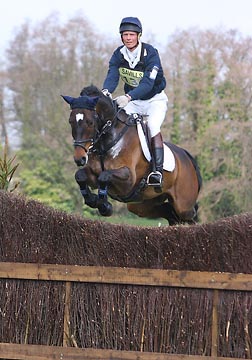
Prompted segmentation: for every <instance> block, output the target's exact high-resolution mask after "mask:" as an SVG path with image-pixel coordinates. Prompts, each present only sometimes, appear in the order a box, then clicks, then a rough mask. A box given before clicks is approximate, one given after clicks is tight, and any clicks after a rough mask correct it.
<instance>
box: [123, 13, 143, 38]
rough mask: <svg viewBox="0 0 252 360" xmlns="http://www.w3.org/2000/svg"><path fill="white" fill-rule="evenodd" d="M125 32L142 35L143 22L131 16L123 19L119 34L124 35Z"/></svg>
mask: <svg viewBox="0 0 252 360" xmlns="http://www.w3.org/2000/svg"><path fill="white" fill-rule="evenodd" d="M124 31H134V32H136V33H138V34H141V33H142V31H143V29H142V24H141V21H140V20H139V19H138V18H136V17H131V16H130V17H125V18H123V19H122V21H121V24H120V28H119V32H120V34H122V33H123V32H124Z"/></svg>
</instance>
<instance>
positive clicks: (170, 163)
mask: <svg viewBox="0 0 252 360" xmlns="http://www.w3.org/2000/svg"><path fill="white" fill-rule="evenodd" d="M137 130H138V136H139V139H140V143H141V147H142V150H143V154H144V156H145V158H146V160H148V161H151V154H150V150H149V147H148V144H147V142H146V138H145V135H144V132H143V129H142V125H141V123H140V122H137ZM163 166H164V170H166V171H173V170H174V169H175V157H174V154H173V152H172V151H171V149H170V148H169V147H168V146H167V145H166V144H164V165H163Z"/></svg>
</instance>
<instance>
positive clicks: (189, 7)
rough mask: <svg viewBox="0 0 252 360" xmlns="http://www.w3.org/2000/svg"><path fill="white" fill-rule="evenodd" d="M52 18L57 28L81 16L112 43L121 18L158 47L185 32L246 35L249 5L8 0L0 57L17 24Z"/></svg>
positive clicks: (237, 1)
mask: <svg viewBox="0 0 252 360" xmlns="http://www.w3.org/2000/svg"><path fill="white" fill-rule="evenodd" d="M1 7H2V9H1ZM52 13H58V15H59V19H60V20H62V22H63V23H64V22H66V21H67V20H68V19H70V18H72V17H74V16H75V15H76V14H78V13H82V14H83V15H84V16H85V17H86V18H87V20H88V21H89V22H90V24H91V25H93V26H94V28H95V29H96V30H98V31H99V32H101V34H102V33H104V34H106V38H107V37H112V38H115V39H116V37H117V36H118V40H119V34H118V29H119V24H120V21H121V19H122V18H123V17H126V16H137V17H138V18H139V19H140V20H141V22H142V25H143V37H142V39H143V41H144V34H148V35H154V36H155V39H156V40H157V42H158V43H160V44H165V43H166V41H167V38H168V37H169V36H170V35H171V34H172V33H174V32H175V31H176V30H178V29H179V30H187V29H189V28H191V27H197V28H199V29H200V30H205V29H217V28H219V27H221V28H222V29H223V28H224V29H227V30H229V29H236V30H238V31H239V32H241V34H243V35H245V36H247V35H248V36H252V20H251V17H252V0H157V1H155V0H154V1H151V2H149V1H147V0H135V1H122V0H40V1H36V0H12V1H1V5H0V24H1V32H0V52H1V53H2V52H3V51H4V50H5V49H6V48H7V47H8V45H9V42H10V40H11V39H12V38H14V36H15V33H16V32H17V31H18V30H19V28H20V26H21V25H22V24H24V23H25V22H26V21H29V22H30V23H31V24H32V25H36V23H39V22H40V21H42V20H44V19H45V18H47V17H48V16H49V15H51V14H52Z"/></svg>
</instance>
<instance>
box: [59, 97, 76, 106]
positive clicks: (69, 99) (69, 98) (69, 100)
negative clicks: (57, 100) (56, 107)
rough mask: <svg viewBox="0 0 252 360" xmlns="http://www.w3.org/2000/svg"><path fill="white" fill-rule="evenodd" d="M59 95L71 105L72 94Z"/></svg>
mask: <svg viewBox="0 0 252 360" xmlns="http://www.w3.org/2000/svg"><path fill="white" fill-rule="evenodd" d="M61 96H62V97H63V99H64V100H65V101H66V102H67V103H68V104H69V105H72V103H73V101H74V98H73V97H72V96H67V95H61Z"/></svg>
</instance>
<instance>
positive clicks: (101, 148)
mask: <svg viewBox="0 0 252 360" xmlns="http://www.w3.org/2000/svg"><path fill="white" fill-rule="evenodd" d="M120 111H121V109H119V111H117V112H116V114H115V115H114V117H113V119H112V120H107V122H106V123H105V124H104V125H103V127H102V129H101V130H100V132H97V136H96V138H95V139H94V141H93V144H92V146H91V149H90V150H91V152H97V153H98V155H105V154H106V152H107V151H108V150H110V149H111V148H112V147H113V146H114V145H115V144H117V143H118V141H119V140H120V139H121V138H122V137H123V135H124V134H125V133H126V131H127V130H128V128H129V127H130V126H134V125H135V121H132V118H131V116H128V117H127V120H126V121H122V120H121V119H120V118H119V117H118V114H119V113H120ZM115 120H117V121H119V122H121V123H122V124H124V127H123V128H122V130H121V131H120V132H119V133H118V134H117V136H116V137H115V138H114V139H113V140H112V141H111V142H109V143H108V144H106V145H104V144H103V143H102V137H103V136H104V135H107V134H109V132H110V131H111V129H112V127H113V125H114V124H115ZM128 120H130V121H128ZM97 145H98V146H97ZM99 145H102V146H99Z"/></svg>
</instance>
